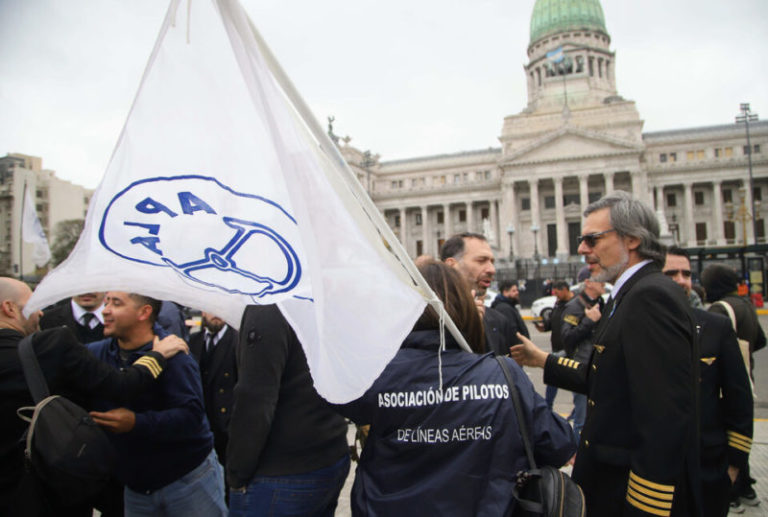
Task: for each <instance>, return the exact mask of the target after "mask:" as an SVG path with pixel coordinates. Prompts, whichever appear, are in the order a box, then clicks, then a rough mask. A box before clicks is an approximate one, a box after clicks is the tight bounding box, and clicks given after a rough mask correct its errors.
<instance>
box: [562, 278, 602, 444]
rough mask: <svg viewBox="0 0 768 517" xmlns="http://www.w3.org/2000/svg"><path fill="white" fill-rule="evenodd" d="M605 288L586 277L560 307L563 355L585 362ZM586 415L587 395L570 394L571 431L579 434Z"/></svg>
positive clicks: (597, 320) (591, 343)
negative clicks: (571, 410) (571, 395)
mask: <svg viewBox="0 0 768 517" xmlns="http://www.w3.org/2000/svg"><path fill="white" fill-rule="evenodd" d="M604 292H605V287H604V284H603V283H602V282H595V281H593V280H591V279H590V278H585V279H584V280H583V281H582V289H581V292H580V293H579V294H578V296H574V297H573V299H572V300H571V301H570V302H568V303H567V304H566V306H565V309H564V310H563V323H562V325H561V327H560V335H561V339H562V342H563V348H564V349H565V356H566V357H568V358H569V359H574V360H576V361H579V362H587V361H589V358H590V356H591V355H592V345H593V342H592V332H593V331H594V330H595V327H596V326H597V323H598V322H599V321H600V317H601V316H602V314H601V312H602V309H603V298H602V294H603V293H604ZM586 417H587V396H586V395H584V394H583V393H577V392H574V393H573V431H574V432H575V433H576V436H580V435H581V430H582V429H583V428H584V421H585V419H586Z"/></svg>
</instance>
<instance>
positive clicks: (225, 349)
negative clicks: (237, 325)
mask: <svg viewBox="0 0 768 517" xmlns="http://www.w3.org/2000/svg"><path fill="white" fill-rule="evenodd" d="M204 339H205V331H201V332H198V333H196V334H193V335H192V337H190V338H189V351H190V353H191V354H192V356H193V357H194V358H195V360H196V361H197V363H198V364H199V365H200V375H201V377H202V381H203V398H204V400H205V412H206V413H207V415H208V421H209V422H210V424H211V430H212V431H213V434H214V440H215V441H216V443H217V444H218V445H220V446H222V447H223V449H222V452H225V451H226V437H227V436H228V433H229V419H230V417H231V414H232V404H233V403H234V400H235V394H234V390H235V385H236V384H237V364H236V361H235V348H236V346H237V341H238V339H239V336H238V333H237V331H236V330H235V329H233V328H232V327H229V326H227V330H226V332H224V335H223V336H222V337H221V339H220V340H219V342H218V343H217V344H216V346H215V347H214V348H213V353H212V354H211V357H210V358H209V359H207V360H206V362H203V361H202V359H203V352H204V351H205V341H204ZM221 440H223V443H222V442H221ZM219 448H220V447H217V448H216V449H217V453H218V452H219ZM219 459H220V460H221V461H222V462H224V456H223V455H221V454H220V455H219Z"/></svg>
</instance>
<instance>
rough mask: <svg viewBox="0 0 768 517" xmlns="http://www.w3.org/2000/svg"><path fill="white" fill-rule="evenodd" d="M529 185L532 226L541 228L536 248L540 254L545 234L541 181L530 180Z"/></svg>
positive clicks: (537, 236)
mask: <svg viewBox="0 0 768 517" xmlns="http://www.w3.org/2000/svg"><path fill="white" fill-rule="evenodd" d="M528 184H529V185H530V186H531V226H537V227H538V228H539V231H538V233H537V234H536V246H538V248H539V252H541V250H542V249H543V248H542V247H541V245H540V244H541V234H542V233H544V232H543V229H542V228H541V214H540V213H539V180H538V179H532V180H528ZM534 249H536V248H535V247H534ZM531 257H533V250H531Z"/></svg>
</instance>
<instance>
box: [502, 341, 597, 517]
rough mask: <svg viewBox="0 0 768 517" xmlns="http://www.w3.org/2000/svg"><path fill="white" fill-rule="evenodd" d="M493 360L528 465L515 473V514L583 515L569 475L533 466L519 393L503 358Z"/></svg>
mask: <svg viewBox="0 0 768 517" xmlns="http://www.w3.org/2000/svg"><path fill="white" fill-rule="evenodd" d="M496 360H497V361H498V362H499V365H500V366H501V370H502V371H503V372H504V377H506V379H507V384H508V385H509V393H510V397H511V398H512V404H514V406H515V413H517V421H518V424H519V425H518V427H519V428H520V436H522V438H523V446H524V447H525V454H526V456H528V464H529V465H530V469H529V470H528V471H520V472H518V473H517V485H516V487H515V488H514V489H513V495H514V496H515V499H517V508H515V512H514V515H515V517H529V516H531V517H533V516H537V517H538V516H543V517H550V516H552V517H554V516H560V517H584V516H585V515H586V513H587V510H586V503H585V501H584V493H583V492H582V491H581V487H579V485H577V484H576V482H575V481H574V480H572V479H571V478H570V476H568V475H567V474H565V473H563V472H561V471H560V470H559V469H556V468H555V467H550V466H548V465H545V466H542V467H536V460H534V459H533V448H532V447H531V439H530V437H529V436H528V426H527V424H526V420H525V415H524V414H523V408H522V406H521V405H520V395H519V394H518V392H517V388H516V387H515V383H514V381H513V380H512V374H511V373H510V371H509V368H508V367H507V365H506V364H505V363H504V358H503V357H500V356H496Z"/></svg>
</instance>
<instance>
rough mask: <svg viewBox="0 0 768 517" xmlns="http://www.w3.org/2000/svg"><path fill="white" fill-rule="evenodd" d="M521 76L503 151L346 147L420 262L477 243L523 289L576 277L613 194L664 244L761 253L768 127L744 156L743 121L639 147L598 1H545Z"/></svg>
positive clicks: (651, 139) (640, 137)
mask: <svg viewBox="0 0 768 517" xmlns="http://www.w3.org/2000/svg"><path fill="white" fill-rule="evenodd" d="M524 68H525V78H524V80H525V81H526V84H527V87H528V104H527V107H526V108H525V109H524V110H523V111H522V112H520V113H517V114H513V115H508V116H506V117H504V119H503V122H502V125H501V132H500V134H499V142H500V144H501V145H500V147H498V148H488V149H479V150H476V151H469V152H459V153H449V154H444V155H439V156H424V157H415V158H411V159H405V160H395V161H380V160H379V159H378V156H371V155H370V153H361V152H360V151H358V150H357V149H355V148H354V147H352V146H351V145H349V141H348V140H347V141H346V142H344V141H342V142H341V143H340V147H341V151H342V153H343V154H344V156H345V158H346V159H347V161H348V162H349V163H350V164H351V165H352V167H353V169H354V170H355V172H356V173H357V176H358V178H359V179H360V181H361V182H362V183H363V185H365V186H366V188H367V189H368V191H369V193H370V195H371V197H372V198H373V200H374V202H375V203H376V205H377V206H378V207H379V208H380V210H381V211H382V213H383V214H384V216H385V218H386V220H387V222H388V223H389V225H390V226H391V227H392V229H393V230H394V232H395V234H396V235H398V236H399V238H400V240H401V242H402V243H403V244H404V246H405V248H406V250H407V251H408V253H409V254H410V255H411V256H413V257H415V256H417V255H420V254H431V255H436V254H437V253H438V250H439V247H440V246H441V244H442V243H443V241H444V240H445V239H446V236H450V235H452V234H454V233H457V232H463V231H473V232H479V233H485V235H486V236H487V237H488V238H489V241H490V242H491V244H492V246H493V247H494V248H495V249H496V250H497V256H498V257H500V258H501V262H502V266H503V265H504V261H506V260H509V259H510V258H512V257H514V261H512V262H509V263H507V265H509V266H511V267H512V266H513V267H515V268H517V269H518V270H519V271H518V272H519V276H520V277H523V278H526V277H527V278H531V277H532V276H533V275H532V274H530V267H532V265H533V264H534V263H535V265H536V266H535V267H537V268H538V267H541V268H543V269H544V270H545V273H549V275H552V274H553V273H554V275H560V276H567V274H562V273H563V272H564V271H566V270H573V268H574V267H578V262H579V257H578V256H577V255H576V249H577V241H576V238H577V236H578V235H579V234H580V232H581V219H582V212H583V210H584V208H585V207H586V206H587V204H588V203H590V202H592V201H595V200H597V199H599V198H600V197H601V196H603V195H605V194H606V193H609V192H611V191H613V190H617V189H621V190H626V191H630V192H633V193H634V194H635V195H636V196H638V197H640V198H642V199H643V200H645V201H647V202H648V203H650V204H651V205H652V206H653V207H654V208H655V210H656V211H657V214H658V215H659V218H660V220H661V221H662V231H663V233H665V236H666V238H667V239H668V240H669V241H676V242H677V243H679V244H680V245H682V246H684V247H693V246H725V245H729V244H730V245H742V244H743V243H744V239H745V238H746V240H747V242H748V243H749V244H752V243H753V242H754V240H753V239H754V231H755V230H756V233H757V235H756V238H757V242H765V222H764V217H763V213H764V212H768V207H765V208H761V207H760V202H761V201H762V200H763V196H768V160H766V153H768V123H766V122H760V121H751V122H750V123H749V132H750V147H749V148H748V147H747V137H746V134H747V133H746V129H747V128H746V124H744V123H736V122H735V121H734V122H733V123H732V124H727V125H714V126H707V127H696V128H687V129H675V130H670V131H658V132H650V133H644V132H643V119H642V118H641V115H640V113H639V112H638V110H637V107H636V106H635V102H634V101H633V100H630V99H625V98H624V97H622V96H621V94H620V92H619V91H617V89H616V74H615V70H616V54H615V52H614V51H613V50H612V48H611V36H610V34H609V33H608V30H607V29H606V23H605V19H604V16H603V10H602V7H601V5H600V2H599V0H567V1H566V0H537V2H536V4H535V7H534V9H533V13H532V16H531V24H530V42H529V44H528V62H527V63H526V64H525V67H524ZM521 79H523V78H521ZM740 100H741V99H735V100H734V101H735V102H734V111H736V107H737V104H738V101H740ZM467 102H471V99H467ZM750 157H751V159H752V160H751V161H752V174H753V178H754V191H750V189H749V185H750V181H749V163H748V162H749V158H750ZM763 192H765V194H763ZM751 196H754V200H755V218H756V224H755V225H754V228H755V230H753V225H752V219H751V213H747V211H749V212H751V210H752V197H751ZM534 259H535V260H534ZM557 267H559V268H560V273H558V270H557V269H556V268H557ZM520 268H525V269H522V270H521V269H520ZM537 273H538V271H537ZM536 276H538V275H536Z"/></svg>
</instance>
